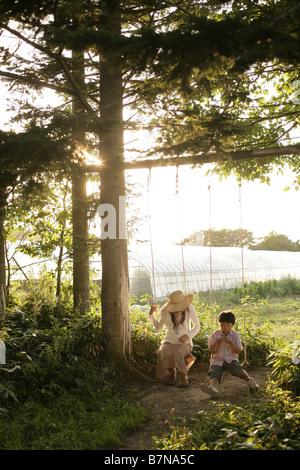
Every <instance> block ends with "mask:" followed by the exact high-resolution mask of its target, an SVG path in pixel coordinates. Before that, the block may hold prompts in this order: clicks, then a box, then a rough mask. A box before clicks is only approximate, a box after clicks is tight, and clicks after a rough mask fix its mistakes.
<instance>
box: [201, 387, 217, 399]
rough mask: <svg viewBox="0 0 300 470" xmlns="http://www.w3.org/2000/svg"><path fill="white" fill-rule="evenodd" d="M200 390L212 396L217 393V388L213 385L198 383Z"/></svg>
mask: <svg viewBox="0 0 300 470" xmlns="http://www.w3.org/2000/svg"><path fill="white" fill-rule="evenodd" d="M200 390H202V392H204V393H206V394H207V395H212V396H213V397H215V396H217V395H219V392H218V390H217V389H216V388H215V387H214V386H213V385H207V384H200Z"/></svg>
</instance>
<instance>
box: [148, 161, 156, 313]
mask: <svg viewBox="0 0 300 470" xmlns="http://www.w3.org/2000/svg"><path fill="white" fill-rule="evenodd" d="M150 186H151V168H149V171H148V178H147V199H148V221H149V238H150V249H151V263H152V283H153V299H154V304H156V284H155V263H154V252H153V241H152V219H151V203H150Z"/></svg>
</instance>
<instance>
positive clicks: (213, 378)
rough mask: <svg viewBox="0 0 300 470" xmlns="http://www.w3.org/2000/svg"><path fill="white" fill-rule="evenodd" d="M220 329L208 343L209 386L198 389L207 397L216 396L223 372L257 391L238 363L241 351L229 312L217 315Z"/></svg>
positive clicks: (233, 317) (251, 379) (201, 386)
mask: <svg viewBox="0 0 300 470" xmlns="http://www.w3.org/2000/svg"><path fill="white" fill-rule="evenodd" d="M219 323H220V329H219V330H216V331H214V332H213V333H212V334H211V335H210V337H209V341H208V346H209V349H210V352H211V360H210V371H209V376H210V382H209V385H206V384H201V385H200V389H201V390H202V391H203V392H205V393H207V394H208V395H213V396H216V395H218V393H219V392H218V385H219V384H220V382H221V377H222V374H223V371H224V370H228V371H229V372H230V373H231V374H232V375H235V376H237V377H240V378H241V379H243V380H245V381H246V382H247V383H248V385H249V388H250V389H257V388H258V385H257V383H256V382H255V380H254V379H253V378H252V377H249V375H248V374H247V372H246V371H245V370H244V369H243V367H242V366H241V364H240V363H239V361H238V357H239V354H240V352H241V351H242V350H243V347H242V343H241V339H240V335H239V334H238V333H237V332H236V331H234V330H233V329H232V327H233V325H234V323H235V316H234V314H233V313H232V312H231V311H230V310H227V311H224V312H221V313H220V315H219Z"/></svg>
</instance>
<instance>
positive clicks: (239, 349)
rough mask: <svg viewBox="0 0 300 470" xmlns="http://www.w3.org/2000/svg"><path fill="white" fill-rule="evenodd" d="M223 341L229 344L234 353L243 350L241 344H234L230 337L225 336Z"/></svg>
mask: <svg viewBox="0 0 300 470" xmlns="http://www.w3.org/2000/svg"><path fill="white" fill-rule="evenodd" d="M225 343H228V344H229V346H230V347H231V349H232V352H234V353H235V354H240V352H242V351H243V346H238V345H236V344H235V343H234V342H233V341H232V340H231V339H230V338H228V337H226V338H225Z"/></svg>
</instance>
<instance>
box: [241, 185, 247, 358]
mask: <svg viewBox="0 0 300 470" xmlns="http://www.w3.org/2000/svg"><path fill="white" fill-rule="evenodd" d="M239 205H240V230H241V260H242V293H243V300H242V303H243V322H244V362H243V365H244V364H248V362H247V344H246V308H245V274H244V246H243V245H244V244H243V221H242V182H241V180H240V181H239Z"/></svg>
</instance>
